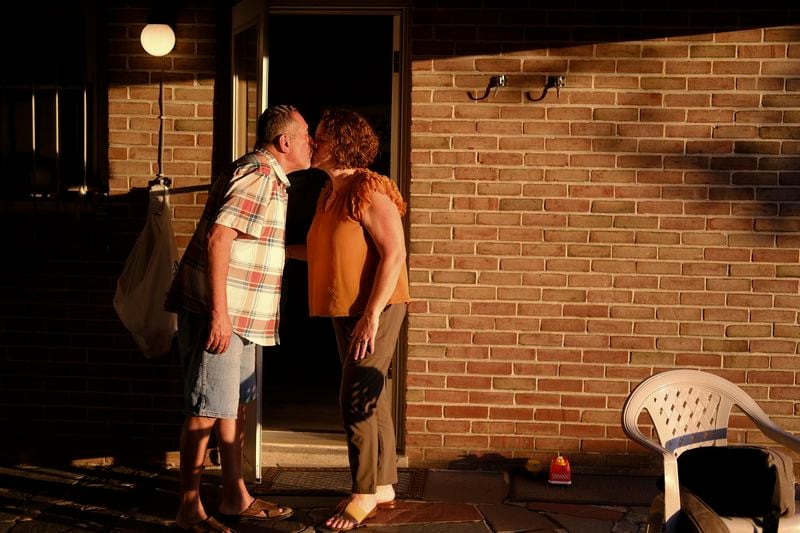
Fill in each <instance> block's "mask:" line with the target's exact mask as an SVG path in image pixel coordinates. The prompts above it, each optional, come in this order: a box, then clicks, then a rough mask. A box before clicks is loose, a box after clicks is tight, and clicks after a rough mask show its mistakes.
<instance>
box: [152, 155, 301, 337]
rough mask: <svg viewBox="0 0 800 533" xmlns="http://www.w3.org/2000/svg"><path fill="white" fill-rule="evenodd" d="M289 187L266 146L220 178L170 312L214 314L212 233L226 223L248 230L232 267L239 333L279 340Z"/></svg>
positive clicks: (232, 303)
mask: <svg viewBox="0 0 800 533" xmlns="http://www.w3.org/2000/svg"><path fill="white" fill-rule="evenodd" d="M288 186H289V180H288V179H287V177H286V173H285V172H284V171H283V169H282V168H281V167H280V165H279V164H278V162H277V161H275V158H274V157H273V156H272V155H271V154H270V153H269V152H266V151H264V150H256V152H251V153H248V154H246V155H244V156H243V157H241V158H239V159H238V160H236V161H235V162H234V163H233V164H232V165H231V167H230V168H229V169H228V170H227V171H226V172H224V173H223V174H222V175H221V176H219V178H217V180H216V181H215V182H214V185H213V186H212V188H211V191H210V193H209V197H208V201H207V202H206V206H205V209H204V210H203V215H202V216H201V218H200V221H199V222H198V224H197V229H196V230H195V232H194V235H193V236H192V239H191V241H190V242H189V245H188V246H187V248H186V252H184V254H183V258H182V259H181V262H180V265H179V267H178V271H177V273H176V275H175V279H174V281H173V283H172V287H171V288H170V290H169V293H168V294H167V301H166V308H167V310H170V311H174V312H179V311H180V310H186V311H190V312H194V313H201V314H207V313H208V305H209V303H210V290H209V280H208V232H209V230H210V229H211V226H212V225H213V224H222V225H223V226H227V227H230V228H233V229H235V230H236V231H238V232H240V233H242V234H243V235H240V236H239V238H237V239H235V240H234V241H233V246H232V248H231V261H230V266H229V269H228V280H227V296H228V314H229V315H230V318H231V322H232V325H233V331H234V332H236V333H238V334H239V335H241V336H242V337H244V338H246V339H248V340H250V341H252V342H254V343H256V344H260V345H262V346H272V345H275V344H279V342H280V341H279V338H278V321H279V308H280V305H279V304H280V296H281V278H282V276H283V266H284V260H285V249H284V234H285V230H286V208H287V202H288V199H289V196H288V194H287V191H286V189H287V187H288Z"/></svg>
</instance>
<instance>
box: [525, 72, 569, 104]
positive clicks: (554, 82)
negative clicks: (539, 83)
mask: <svg viewBox="0 0 800 533" xmlns="http://www.w3.org/2000/svg"><path fill="white" fill-rule="evenodd" d="M566 85H567V78H566V76H547V81H546V83H545V84H544V90H543V91H542V95H541V96H540V97H539V98H532V97H531V93H530V92H527V93H525V96H526V97H527V98H528V100H530V101H531V102H538V101H539V100H544V97H545V96H547V91H548V90H549V89H550V88H552V87H555V88H556V98H558V97H559V95H560V93H561V88H562V87H565V86H566Z"/></svg>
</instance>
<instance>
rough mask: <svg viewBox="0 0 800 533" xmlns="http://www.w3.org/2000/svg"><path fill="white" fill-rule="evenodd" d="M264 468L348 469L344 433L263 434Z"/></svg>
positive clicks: (262, 463) (280, 432)
mask: <svg viewBox="0 0 800 533" xmlns="http://www.w3.org/2000/svg"><path fill="white" fill-rule="evenodd" d="M261 465H262V466H264V467H270V466H272V467H275V466H278V467H284V466H312V467H346V466H348V460H347V441H346V438H345V435H344V433H333V432H330V433H329V432H323V433H320V432H311V431H281V430H271V429H265V430H263V431H262V432H261Z"/></svg>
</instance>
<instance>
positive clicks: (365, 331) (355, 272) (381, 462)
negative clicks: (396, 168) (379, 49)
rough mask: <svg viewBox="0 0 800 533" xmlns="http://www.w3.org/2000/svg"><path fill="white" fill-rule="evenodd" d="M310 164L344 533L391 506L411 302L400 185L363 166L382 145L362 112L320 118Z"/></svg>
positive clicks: (338, 517) (315, 277) (331, 524)
mask: <svg viewBox="0 0 800 533" xmlns="http://www.w3.org/2000/svg"><path fill="white" fill-rule="evenodd" d="M315 140H316V147H315V150H314V155H313V157H312V161H311V165H312V166H313V167H315V168H318V169H320V170H323V171H324V172H325V173H326V174H327V175H328V177H329V178H330V180H329V182H328V183H327V184H326V185H325V187H324V188H323V190H322V192H321V193H320V197H319V200H318V202H317V209H316V212H315V214H314V219H313V221H312V222H311V228H310V229H309V231H308V236H307V239H306V244H307V248H306V250H307V258H308V288H309V290H308V294H309V312H310V313H311V315H312V316H330V317H332V319H333V328H334V331H335V334H336V341H337V345H338V349H339V359H340V360H341V363H342V382H341V388H340V395H339V401H340V406H341V410H342V419H343V421H344V428H345V433H346V434H347V449H348V456H349V460H350V472H351V475H352V482H353V490H352V495H351V496H350V498H349V499H347V500H345V501H344V502H342V503H341V504H340V505H339V507H338V508H337V509H336V512H335V513H334V515H333V516H332V517H330V518H329V519H328V520H327V521H326V522H325V527H326V529H327V530H328V531H349V530H351V529H354V528H356V527H358V526H360V525H361V524H362V523H363V522H364V520H366V519H367V518H369V517H371V516H373V515H374V514H375V512H376V509H377V508H378V507H382V508H384V507H389V508H390V507H393V506H394V496H395V494H394V487H393V486H392V485H393V484H394V483H397V464H396V463H397V461H396V456H395V434H394V425H393V422H392V413H391V400H390V398H389V395H388V394H387V393H386V387H385V385H386V373H387V371H388V369H389V365H390V364H391V361H392V356H393V354H394V350H395V344H396V343H397V338H398V336H399V334H400V327H401V326H402V323H403V320H404V318H405V315H406V308H407V305H408V302H409V301H410V298H409V291H408V275H407V273H406V269H405V259H406V248H405V237H404V234H403V225H402V221H401V217H402V216H403V214H404V213H405V209H406V206H405V203H404V202H403V199H402V197H401V196H400V192H399V191H398V189H397V186H396V185H395V184H394V183H393V182H392V181H391V180H390V179H389V178H387V177H386V176H383V175H381V174H378V173H376V172H373V171H371V170H368V169H367V168H366V167H367V165H369V164H370V163H372V161H373V160H374V159H375V156H376V155H377V154H378V137H377V135H376V134H375V132H374V131H373V129H372V128H371V127H370V125H369V123H368V122H367V121H366V120H365V119H364V118H363V117H362V116H360V115H359V114H358V113H355V112H353V111H349V110H344V109H337V110H329V111H325V112H324V113H323V114H322V117H321V118H320V122H319V125H318V127H317V130H316V138H315Z"/></svg>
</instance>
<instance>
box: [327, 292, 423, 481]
mask: <svg viewBox="0 0 800 533" xmlns="http://www.w3.org/2000/svg"><path fill="white" fill-rule="evenodd" d="M407 307H408V305H407V304H405V303H398V304H393V305H390V306H388V307H387V308H386V309H384V310H383V312H382V313H381V317H380V323H379V324H378V334H377V336H376V338H375V346H374V350H373V352H372V353H371V354H368V355H367V357H364V358H363V359H360V360H358V361H356V360H355V359H353V357H352V356H351V355H349V354H348V347H349V345H350V337H351V335H352V331H353V328H354V327H355V325H356V322H357V321H358V317H334V318H333V329H334V331H335V333H336V342H337V345H338V348H339V359H340V361H341V363H342V383H341V388H340V390H339V405H340V407H341V410H342V420H344V429H345V433H346V434H347V452H348V456H349V459H350V473H351V475H352V476H353V492H355V493H359V494H374V493H375V490H376V489H375V488H376V487H377V486H378V485H392V484H394V483H397V456H396V449H395V448H396V444H395V434H394V422H393V421H392V405H391V404H392V402H391V398H390V395H389V394H387V391H386V374H387V372H388V370H389V365H390V364H391V362H392V357H393V356H394V351H395V346H396V344H397V339H398V337H399V335H400V327H401V326H402V325H403V319H404V318H405V315H406V309H407Z"/></svg>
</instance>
